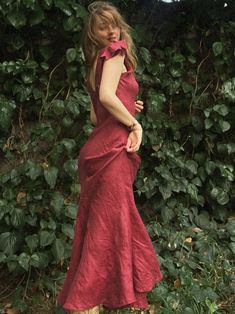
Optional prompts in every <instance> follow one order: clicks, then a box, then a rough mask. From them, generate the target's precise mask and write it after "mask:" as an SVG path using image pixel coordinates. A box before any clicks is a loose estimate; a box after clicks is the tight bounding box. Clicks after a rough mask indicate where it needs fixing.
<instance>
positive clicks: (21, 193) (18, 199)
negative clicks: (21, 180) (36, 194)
mask: <svg viewBox="0 0 235 314" xmlns="http://www.w3.org/2000/svg"><path fill="white" fill-rule="evenodd" d="M25 196H26V192H19V193H17V197H16V201H17V203H20V201H21V200H22V198H24V197H25Z"/></svg>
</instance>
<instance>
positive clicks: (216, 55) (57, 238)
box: [0, 0, 235, 313]
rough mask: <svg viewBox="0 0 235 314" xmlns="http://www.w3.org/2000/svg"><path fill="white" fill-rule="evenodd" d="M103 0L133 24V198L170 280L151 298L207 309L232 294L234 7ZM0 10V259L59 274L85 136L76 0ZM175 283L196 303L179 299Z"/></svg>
mask: <svg viewBox="0 0 235 314" xmlns="http://www.w3.org/2000/svg"><path fill="white" fill-rule="evenodd" d="M112 2H113V3H115V4H116V5H117V6H119V7H120V10H121V11H122V12H124V15H125V16H126V19H127V21H128V22H130V24H131V25H132V26H133V37H134V41H135V43H136V48H137V49H136V52H137V56H138V67H137V69H136V76H137V79H138V81H139V83H140V92H139V95H138V98H140V99H142V100H143V101H144V103H145V105H144V107H145V109H144V111H143V112H142V113H140V114H138V117H137V118H138V120H139V121H140V122H141V124H142V126H143V129H144V137H143V144H142V146H141V149H140V152H139V154H140V155H141V156H142V157H143V158H142V164H141V168H140V171H139V172H138V175H137V178H136V181H135V185H134V190H135V197H136V202H137V205H138V208H140V211H141V214H142V216H143V219H144V220H145V222H146V225H147V228H148V231H149V234H150V236H151V238H152V240H153V243H154V246H155V248H156V251H157V253H158V256H159V261H160V263H161V268H162V269H163V272H164V273H165V274H166V277H167V279H169V282H170V280H171V279H172V280H173V287H172V289H168V288H167V287H166V286H165V284H164V283H163V284H161V285H158V286H157V287H156V288H154V290H153V291H152V294H151V295H150V298H153V299H154V300H158V301H160V302H162V304H164V306H165V307H166V313H168V312H169V313H171V312H172V311H176V312H177V311H178V313H180V312H181V313H196V312H198V307H197V306H198V304H199V303H200V304H201V306H202V312H203V313H204V312H205V313H206V312H208V310H209V311H210V313H212V312H213V311H214V309H215V307H216V304H217V303H218V293H219V290H220V289H221V287H222V289H224V290H226V289H227V290H226V291H225V292H224V294H225V295H229V294H230V293H231V291H232V287H231V286H229V284H228V282H230V281H232V278H233V277H232V275H230V269H231V260H232V258H233V254H234V252H235V235H234V217H233V216H232V214H231V210H232V208H233V207H234V156H235V155H234V154H235V142H234V128H235V124H234V121H235V110H234V101H235V77H234V70H233V69H234V53H233V52H234V34H235V23H234V22H233V21H232V16H233V15H232V14H233V13H234V7H233V6H232V1H230V0H228V1H226V3H227V7H225V6H224V2H223V1H201V0H199V1H194V0H187V1H186V0H182V1H180V2H179V3H178V2H174V3H172V4H165V3H163V2H161V1H142V2H141V1H133V0H128V1H121V0H120V1H119V0H116V1H112ZM169 8H171V9H169ZM0 15H1V28H0V35H1V60H0V83H1V84H0V263H1V264H2V266H5V267H6V268H7V269H8V271H9V272H12V273H14V274H17V273H22V272H28V273H29V272H31V269H37V270H40V271H42V270H45V269H47V267H49V266H50V267H54V266H55V265H56V266H57V267H64V269H66V266H67V261H68V257H69V256H70V249H71V242H72V239H73V237H74V233H73V232H74V231H73V226H74V221H75V219H76V213H77V201H78V198H79V193H80V185H79V174H78V169H77V157H78V153H79V150H80V149H81V147H82V145H83V144H84V143H85V142H86V140H87V138H88V136H89V135H90V133H91V131H92V125H91V123H90V121H89V102H90V100H89V97H88V95H87V93H86V90H85V86H84V78H85V66H84V58H83V54H82V51H81V31H82V28H83V25H84V18H85V17H86V15H87V2H86V1H82V0H81V1H77V0H70V1H65V0H43V1H39V0H34V1H18V2H17V4H16V3H15V2H14V1H10V0H9V1H2V2H1V4H0ZM208 239H209V240H210V241H211V242H210V241H209V240H208ZM216 241H218V243H219V245H220V247H218V245H217V242H216ZM221 250H223V256H224V259H223V261H222V259H221V258H220V256H221V254H222V253H221ZM204 253H205V254H204ZM218 260H219V261H220V263H222V264H219V266H218V265H215V267H217V266H218V268H216V269H217V272H219V274H220V275H221V278H223V280H222V281H221V282H220V283H218V282H219V281H217V282H216V284H215V285H214V287H215V288H214V289H212V288H211V287H208V286H206V285H207V283H205V285H204V287H203V289H202V287H200V286H199V284H198V282H197V281H196V280H195V277H197V276H199V275H201V276H203V274H204V273H205V271H204V270H208V271H209V272H211V271H212V270H211V265H212V264H213V263H215V261H218ZM218 263H219V262H218ZM201 267H203V271H202V268H201ZM221 269H223V270H224V273H223V274H222V273H221ZM216 276H217V275H216ZM216 278H217V277H216ZM169 282H168V283H169ZM205 282H206V281H205ZM177 285H179V286H178V288H179V289H182V290H180V291H181V292H182V291H184V290H183V289H185V292H184V293H187V297H188V299H190V300H194V301H193V302H194V303H193V305H191V303H190V304H189V303H188V302H187V300H184V302H183V301H182V300H180V301H179V295H177V291H174V288H175V286H177ZM220 285H221V286H220ZM48 286H49V285H48ZM225 286H226V288H225ZM185 287H186V288H187V289H186V288H185ZM216 287H217V288H216ZM186 290H187V291H186ZM53 293H54V292H53ZM182 295H183V294H182ZM167 311H168V312H167Z"/></svg>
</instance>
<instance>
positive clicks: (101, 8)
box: [82, 1, 137, 71]
mask: <svg viewBox="0 0 235 314" xmlns="http://www.w3.org/2000/svg"><path fill="white" fill-rule="evenodd" d="M88 11H89V14H88V17H87V20H86V23H85V26H84V30H83V36H82V50H83V53H84V56H85V60H86V64H87V66H88V71H89V69H90V68H91V66H92V65H93V63H94V61H95V58H96V56H97V53H98V51H99V50H100V49H101V47H100V46H99V42H98V40H97V39H96V37H95V34H94V24H95V22H96V18H97V16H99V18H100V19H102V20H104V21H105V22H106V23H107V22H108V23H113V22H114V23H115V25H117V26H118V27H119V28H120V30H121V31H120V39H125V41H126V45H127V62H128V63H129V64H130V65H131V66H132V68H133V69H135V67H136V61H137V57H136V54H135V47H134V43H133V40H132V38H131V35H130V31H131V27H130V26H129V25H128V24H127V23H126V22H125V20H124V18H123V17H122V16H121V14H120V13H119V12H118V9H117V8H116V7H115V6H114V5H113V4H111V3H109V2H105V1H95V2H93V3H91V4H90V5H89V6H88ZM106 12H108V13H110V14H111V16H112V18H111V19H112V20H111V19H110V15H108V16H107V15H106V14H105V13H106Z"/></svg>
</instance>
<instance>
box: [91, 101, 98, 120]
mask: <svg viewBox="0 0 235 314" xmlns="http://www.w3.org/2000/svg"><path fill="white" fill-rule="evenodd" d="M90 119H91V122H92V124H94V125H96V124H97V118H96V114H95V110H94V106H93V103H92V102H91V108H90Z"/></svg>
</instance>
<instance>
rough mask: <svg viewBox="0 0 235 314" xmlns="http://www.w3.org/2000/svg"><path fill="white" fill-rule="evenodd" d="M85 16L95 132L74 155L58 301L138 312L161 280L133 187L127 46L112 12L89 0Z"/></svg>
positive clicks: (134, 87) (132, 90)
mask: <svg viewBox="0 0 235 314" xmlns="http://www.w3.org/2000/svg"><path fill="white" fill-rule="evenodd" d="M88 11H89V15H88V18H87V22H86V25H85V28H84V36H83V51H84V56H85V60H86V64H87V67H88V72H87V89H88V92H89V94H90V97H91V111H90V112H91V114H90V117H91V121H92V123H93V124H94V125H95V127H94V129H93V131H92V133H91V134H90V136H89V138H88V140H87V142H86V143H85V145H84V146H83V147H82V149H81V150H80V152H79V156H78V171H79V179H80V184H81V193H80V197H79V206H78V213H77V219H76V223H75V227H74V231H75V232H74V240H73V245H72V254H71V259H70V264H69V270H68V272H67V276H66V279H65V282H64V285H63V288H62V291H61V292H60V294H59V296H58V303H59V304H61V305H62V306H63V308H64V309H65V310H67V311H68V312H69V313H73V314H75V313H87V314H88V313H89V314H91V313H92V314H98V313H99V309H100V307H101V306H103V308H105V309H107V310H115V309H122V308H133V309H136V310H138V309H141V310H144V309H148V307H149V305H148V301H147V297H146V296H147V292H149V291H151V290H152V288H153V287H154V285H155V284H156V283H158V282H159V281H160V280H162V278H163V274H162V272H161V271H160V266H159V263H158V259H157V256H156V253H155V250H154V247H153V245H152V242H151V239H150V237H149V235H148V233H147V230H146V228H145V225H144V223H143V221H142V219H141V217H140V215H139V212H138V210H137V208H136V205H135V200H134V194H133V187H132V185H133V182H134V180H135V177H136V173H137V171H138V169H139V166H140V163H141V158H140V156H139V155H138V154H137V151H138V149H139V147H140V145H141V141H142V132H143V130H142V127H141V125H140V123H139V122H138V121H137V120H136V118H135V114H136V113H137V112H138V111H140V110H141V109H142V107H143V103H142V102H141V101H136V97H137V95H138V83H137V81H136V79H135V76H134V69H135V66H136V57H135V54H134V49H133V47H134V46H133V41H132V38H131V36H130V27H129V26H128V24H127V23H126V22H125V21H124V19H123V17H122V16H121V15H120V13H119V12H118V10H117V8H116V7H114V6H113V5H112V4H110V3H108V2H104V1H95V2H93V3H92V4H91V5H89V7H88Z"/></svg>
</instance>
